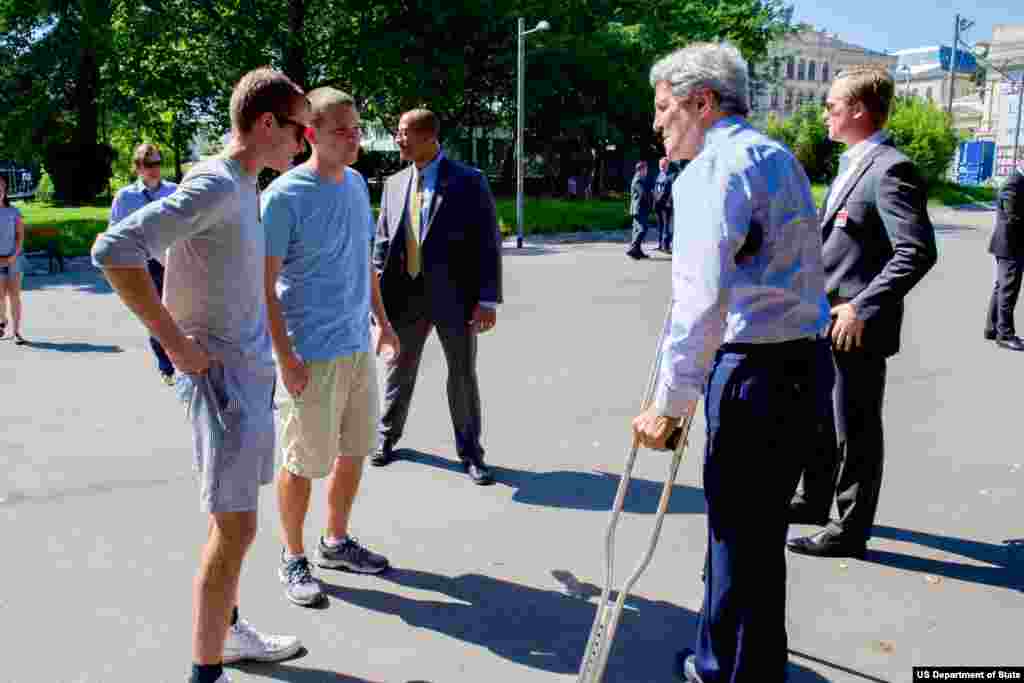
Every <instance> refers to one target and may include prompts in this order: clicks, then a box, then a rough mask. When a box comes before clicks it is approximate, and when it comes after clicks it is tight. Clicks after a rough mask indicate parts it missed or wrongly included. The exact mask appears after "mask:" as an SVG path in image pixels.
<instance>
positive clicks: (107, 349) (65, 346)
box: [25, 339, 124, 353]
mask: <svg viewBox="0 0 1024 683" xmlns="http://www.w3.org/2000/svg"><path fill="white" fill-rule="evenodd" d="M26 342H27V343H26V344H25V346H27V347H29V348H32V349H40V350H41V351H59V352H61V353H124V349H122V348H121V347H120V346H116V345H113V346H112V345H109V344H88V343H86V342H43V341H33V340H31V339H27V340H26Z"/></svg>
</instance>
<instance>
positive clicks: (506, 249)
mask: <svg viewBox="0 0 1024 683" xmlns="http://www.w3.org/2000/svg"><path fill="white" fill-rule="evenodd" d="M558 252H559V250H558V249H551V248H550V247H543V246H540V245H536V244H527V245H523V246H522V248H518V247H515V246H511V247H510V246H507V245H506V246H503V247H502V249H501V255H502V256H547V255H549V254H557V253H558Z"/></svg>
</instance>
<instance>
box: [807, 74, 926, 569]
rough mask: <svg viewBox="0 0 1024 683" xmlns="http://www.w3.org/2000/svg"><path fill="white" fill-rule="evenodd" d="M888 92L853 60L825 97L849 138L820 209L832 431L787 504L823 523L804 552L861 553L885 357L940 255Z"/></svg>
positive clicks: (837, 132)
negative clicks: (894, 133) (894, 136)
mask: <svg viewBox="0 0 1024 683" xmlns="http://www.w3.org/2000/svg"><path fill="white" fill-rule="evenodd" d="M892 96H893V79H892V77H891V76H890V75H889V74H888V72H887V71H886V70H885V69H883V68H881V67H876V66H863V67H851V68H849V69H847V70H845V71H844V72H843V73H842V74H841V75H840V76H839V77H838V78H837V79H836V81H835V82H834V83H833V85H832V88H831V89H830V91H829V94H828V98H827V100H826V104H825V109H826V121H827V124H828V129H829V137H831V138H832V139H833V140H836V141H838V142H843V143H845V144H846V145H847V150H846V152H845V153H844V154H843V156H842V158H841V160H840V165H839V174H838V175H837V176H836V179H835V181H834V182H833V183H832V186H831V187H830V188H829V192H828V194H827V195H826V199H825V206H824V207H822V214H821V226H822V243H823V250H824V251H823V253H824V260H825V292H826V294H827V295H828V298H829V303H830V305H831V306H832V326H831V330H830V335H831V338H832V348H833V358H834V360H835V364H836V383H835V389H834V391H833V407H834V410H835V424H834V429H835V432H833V425H831V424H822V425H820V429H819V430H818V433H819V436H820V438H821V448H820V451H819V452H818V453H817V455H816V457H815V458H814V461H813V462H809V463H807V465H806V468H805V470H804V474H803V488H802V490H801V491H798V492H797V494H796V496H795V497H794V498H793V501H792V503H791V509H790V512H791V521H793V522H802V523H811V524H822V525H824V526H825V529H824V530H822V531H820V532H818V533H816V534H814V535H812V536H807V537H803V538H794V539H792V540H790V541H789V542H788V546H789V549H790V550H792V551H793V552H796V553H801V554H804V555H815V556H822V557H845V556H851V557H863V555H864V552H865V550H866V547H867V541H868V539H869V538H870V537H871V529H872V526H873V525H874V519H875V511H876V510H877V507H878V495H879V492H880V491H881V486H882V452H883V438H882V396H883V393H884V389H885V369H886V359H887V358H888V357H889V356H892V355H893V354H895V353H896V352H897V351H898V350H899V345H900V327H901V324H902V322H903V298H904V297H905V296H906V295H907V293H908V292H909V291H910V290H911V289H912V288H913V287H914V285H916V284H917V283H918V282H919V281H920V280H921V278H922V277H924V275H925V273H927V272H928V270H929V269H931V267H932V266H933V265H934V264H935V261H936V259H937V251H936V247H935V230H934V228H933V227H932V223H931V220H930V219H929V218H928V211H927V208H926V204H927V199H928V195H927V191H926V188H925V184H924V182H923V181H922V179H921V177H920V176H919V174H918V172H917V169H916V168H915V166H914V164H913V162H912V161H910V159H908V158H907V157H906V156H905V155H904V154H903V153H901V152H900V151H899V150H898V149H896V147H895V146H894V145H893V143H892V141H891V140H890V139H889V136H888V133H887V132H886V131H884V130H883V129H882V126H884V125H885V122H886V119H887V118H888V115H889V105H890V102H891V101H892ZM837 438H838V444H836V439H837ZM836 446H838V448H837V447H836ZM837 475H838V480H837ZM833 495H834V496H835V498H836V506H837V508H838V511H839V518H838V519H837V520H829V512H830V511H831V508H832V498H833Z"/></svg>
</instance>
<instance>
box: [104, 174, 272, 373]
mask: <svg viewBox="0 0 1024 683" xmlns="http://www.w3.org/2000/svg"><path fill="white" fill-rule="evenodd" d="M164 250H167V254H166V266H167V270H166V273H165V276H164V304H165V305H166V306H167V310H168V311H170V313H171V316H172V317H173V318H174V319H175V321H177V323H178V325H179V326H180V327H181V329H182V331H183V332H184V333H185V334H186V335H189V336H193V337H195V338H196V339H197V340H198V341H199V342H200V343H201V344H203V345H204V346H205V347H206V349H207V350H208V351H210V352H211V353H212V354H213V355H214V356H215V357H218V358H220V359H222V360H226V361H233V362H237V363H247V364H250V363H256V364H259V365H266V366H271V367H272V366H273V362H274V361H273V355H272V354H271V346H270V334H269V331H268V328H267V307H266V300H265V298H264V282H263V280H264V269H265V267H266V238H265V235H264V231H263V225H262V223H260V214H259V189H258V186H257V184H256V178H255V177H254V176H250V175H247V174H246V173H245V172H244V171H243V170H242V167H241V165H240V164H239V163H238V162H237V161H235V160H234V159H224V158H217V159H211V160H209V161H204V162H202V163H199V164H197V165H196V166H195V167H193V168H192V170H191V171H189V173H188V175H187V176H185V178H184V180H182V182H181V185H179V186H178V189H177V191H175V192H174V193H173V194H171V195H170V196H168V197H165V198H163V199H160V200H158V201H155V202H152V203H150V204H148V205H147V206H145V207H144V208H142V209H139V210H138V211H136V212H135V213H133V214H131V215H130V216H128V217H126V218H125V219H123V220H122V221H120V222H119V223H117V224H116V225H114V226H111V227H110V228H109V229H108V230H107V231H106V232H105V233H103V234H102V235H100V236H99V237H98V238H97V239H96V244H95V245H94V246H93V248H92V259H93V263H95V264H96V265H97V266H100V267H105V266H113V267H116V266H140V267H141V266H144V265H145V263H146V260H147V259H149V258H153V257H154V255H157V254H161V252H163V251H164Z"/></svg>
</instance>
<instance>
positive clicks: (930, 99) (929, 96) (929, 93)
mask: <svg viewBox="0 0 1024 683" xmlns="http://www.w3.org/2000/svg"><path fill="white" fill-rule="evenodd" d="M924 96H925V97H927V98H928V101H929V102H931V101H932V89H931V88H930V87H929V88H926V89H925V91H924Z"/></svg>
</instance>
